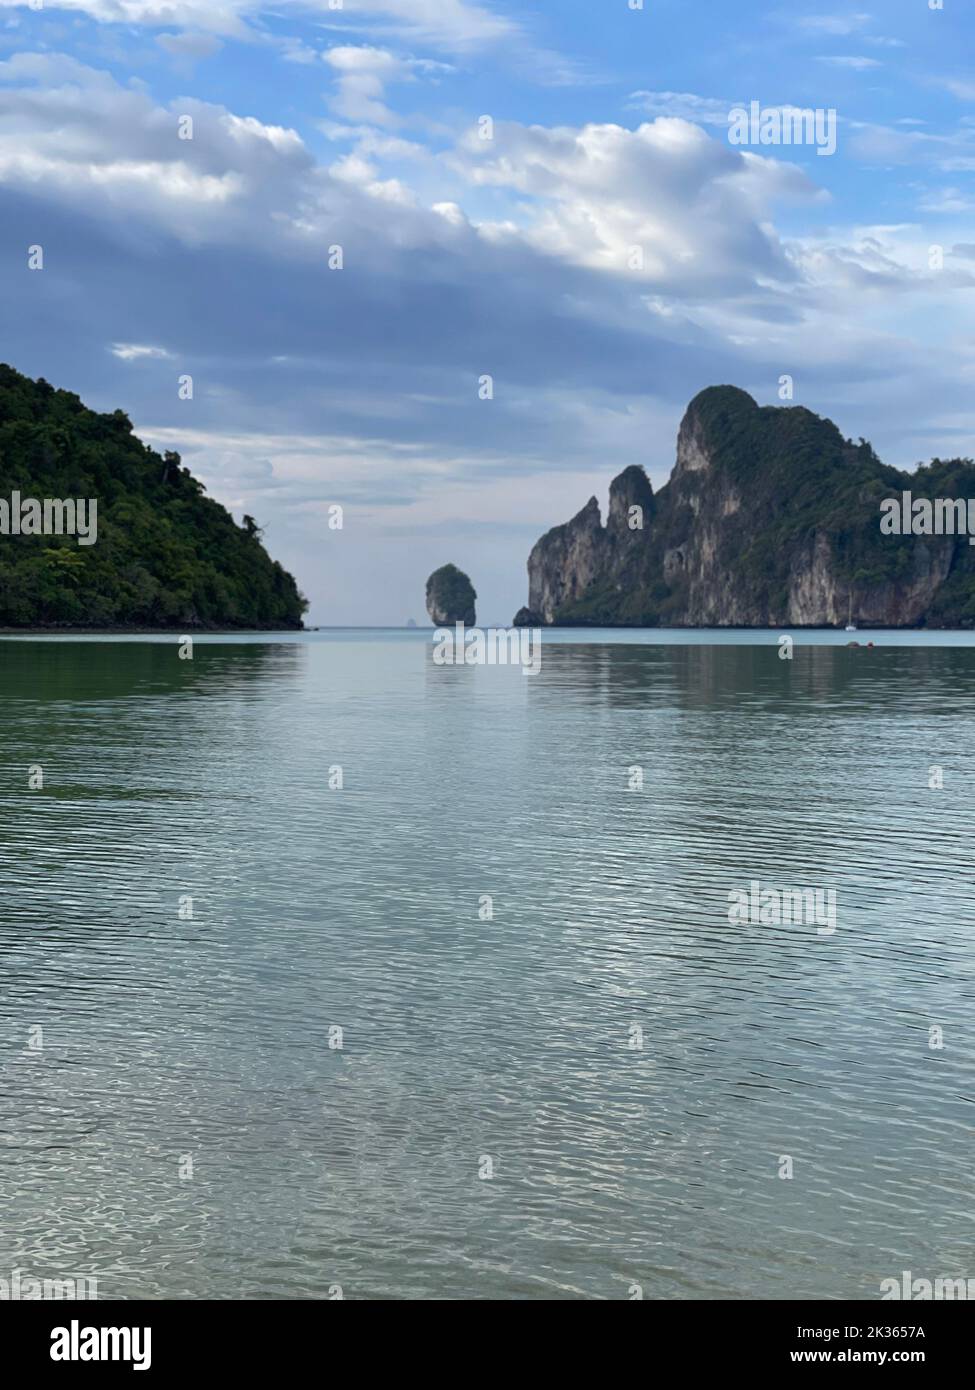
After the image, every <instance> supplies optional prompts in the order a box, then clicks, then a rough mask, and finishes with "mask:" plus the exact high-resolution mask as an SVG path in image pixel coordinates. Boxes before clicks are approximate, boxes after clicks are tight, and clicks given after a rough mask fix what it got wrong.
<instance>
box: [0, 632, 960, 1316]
mask: <svg viewBox="0 0 975 1390" xmlns="http://www.w3.org/2000/svg"><path fill="white" fill-rule="evenodd" d="M778 635H779V634H777V633H769V634H741V633H738V634H735V633H723V634H714V633H705V634H688V633H635V634H634V633H619V632H614V633H608V634H604V633H598V632H594V633H585V634H581V633H579V632H573V633H547V634H546V645H545V649H544V653H543V661H542V666H541V671H540V673H539V674H538V675H537V676H533V677H526V676H525V675H524V674H523V673H522V672H521V671H520V670H518V669H506V668H498V667H443V666H436V665H434V664H433V662H432V660H431V644H430V634H429V633H422V632H418V633H407V632H384V631H362V632H352V631H335V632H323V633H313V634H302V635H298V636H288V635H281V636H279V637H276V636H267V635H262V636H260V637H254V638H249V639H246V640H242V639H241V638H239V637H233V638H227V637H221V638H213V639H200V638H198V639H197V640H196V642H195V647H194V656H193V659H192V660H191V661H181V660H179V658H178V655H177V652H178V645H177V643H176V642H175V640H174V639H173V638H172V637H166V638H156V639H145V638H120V639H116V638H113V639H94V638H89V639H77V638H73V637H72V638H67V637H61V638H55V639H49V640H43V641H40V640H31V639H28V640H23V639H10V640H3V641H0V857H2V866H3V895H2V898H0V970H2V977H0V978H2V987H0V1096H2V1115H3V1126H2V1132H3V1136H4V1139H3V1143H2V1146H0V1202H2V1211H3V1221H2V1226H0V1275H3V1274H5V1273H6V1271H8V1270H12V1269H14V1268H17V1267H19V1268H21V1269H22V1270H24V1271H25V1272H29V1273H31V1274H33V1275H36V1276H41V1277H43V1276H48V1277H53V1276H64V1275H70V1274H73V1273H74V1274H84V1275H88V1276H94V1277H96V1278H97V1280H98V1287H99V1295H100V1296H101V1297H102V1298H128V1297H201V1296H209V1297H217V1298H260V1297H275V1298H277V1297H288V1298H294V1297H301V1298H307V1297H317V1298H324V1297H329V1296H330V1294H331V1296H335V1295H336V1293H337V1291H338V1289H341V1291H342V1293H343V1295H344V1297H346V1298H369V1297H372V1298H376V1297H379V1298H394V1299H407V1298H518V1299H530V1298H551V1297H557V1298H563V1297H566V1298H573V1297H582V1298H597V1299H603V1298H607V1299H620V1298H623V1299H625V1298H629V1297H631V1296H633V1291H634V1290H635V1289H636V1288H639V1289H640V1290H642V1292H643V1296H644V1297H646V1298H708V1297H718V1298H749V1297H770V1298H804V1299H820V1298H826V1299H829V1298H851V1297H852V1298H866V1299H875V1298H877V1297H878V1296H879V1285H880V1281H881V1280H882V1279H884V1278H889V1277H895V1278H898V1279H899V1278H900V1275H901V1271H902V1270H905V1269H910V1270H911V1271H913V1274H914V1276H915V1277H928V1278H935V1277H939V1276H951V1275H959V1276H975V1249H973V1247H975V1241H973V1234H975V1233H973V1201H972V1192H973V1182H972V1176H971V1152H972V1145H971V1126H972V1117H973V1098H975V1048H973V1039H972V1015H973V1009H972V1005H973V999H975V969H973V954H972V944H973V935H975V907H973V902H972V892H973V890H972V862H973V853H972V848H973V846H972V824H973V816H975V776H973V770H972V757H971V748H972V735H973V720H972V711H973V702H972V691H973V681H975V648H973V645H972V643H973V639H972V637H971V636H966V635H959V634H950V633H947V634H920V635H919V634H906V633H896V634H895V633H877V634H868V633H858V634H856V635H855V640H858V641H861V642H863V641H868V640H875V641H876V642H878V643H879V644H880V645H879V646H878V647H877V648H876V649H875V650H873V651H864V650H859V651H849V650H846V649H845V648H844V643H845V642H846V641H848V640H850V639H849V638H848V637H847V636H846V634H839V633H835V632H831V633H820V634H804V633H796V634H794V635H795V637H796V648H795V654H794V660H793V661H791V662H788V661H782V660H780V659H779V657H778V652H777V645H776V644H777V640H778ZM38 766H39V767H40V768H41V769H42V770H43V787H38V788H36V789H33V790H32V789H30V787H29V785H28V777H29V769H30V768H31V767H38ZM934 767H938V768H940V769H941V776H940V779H939V778H938V777H937V776H932V772H931V769H932V768H934ZM338 768H341V778H342V783H343V785H342V787H341V789H339V788H338V787H337V786H334V785H333V786H330V780H331V782H332V783H333V784H334V783H335V782H336V780H337V772H336V769H338ZM632 769H642V771H643V786H642V789H638V788H637V787H635V786H634V785H633V783H634V773H633V771H632ZM636 780H637V781H638V779H636ZM932 780H934V781H935V782H936V783H937V782H938V781H939V780H940V781H942V782H943V786H937V785H936V786H935V787H932V786H931V785H930V782H931V781H932ZM756 879H757V880H760V881H761V882H762V883H763V884H770V885H784V886H796V887H813V888H820V889H822V890H824V891H834V892H835V893H836V904H837V909H836V919H837V930H836V931H835V933H833V934H831V935H824V934H820V933H819V932H818V931H817V929H816V926H815V925H811V924H801V925H774V924H771V925H769V924H762V923H752V922H748V923H735V924H732V923H731V922H729V915H728V905H729V893H730V892H733V891H735V890H737V889H739V888H747V887H748V885H749V884H750V882H751V881H752V880H756ZM488 897H490V899H491V900H492V902H491V907H492V915H491V916H490V917H487V916H486V915H485V914H486V910H487V905H486V903H485V899H486V898H488ZM190 898H191V899H192V905H191V907H192V916H189V915H188V912H189V910H190V904H188V902H187V899H190ZM181 905H182V913H183V915H181V912H180V909H181ZM38 1028H40V1029H42V1030H43V1034H42V1042H43V1046H42V1047H41V1048H40V1049H38V1048H37V1045H36V1039H37V1037H38V1035H37V1033H36V1030H37V1029H38ZM339 1028H340V1029H341V1030H342V1033H341V1038H340V1039H339V1035H338V1034H337V1033H336V1032H335V1031H334V1030H335V1029H339ZM935 1028H936V1029H940V1030H942V1033H943V1042H944V1046H943V1047H942V1048H937V1047H932V1046H931V1045H930V1044H931V1041H932V1037H933V1036H934V1035H932V1033H931V1030H932V1029H935ZM330 1030H332V1031H331V1032H330ZM32 1039H33V1040H34V1043H33V1045H32V1041H31V1040H32ZM330 1040H331V1042H332V1044H333V1045H332V1046H330ZM338 1041H341V1044H342V1045H341V1047H339V1046H336V1045H335V1044H336V1043H337V1042H338ZM641 1042H642V1047H641V1046H638V1045H637V1044H639V1043H641ZM787 1158H788V1159H790V1160H791V1167H792V1173H793V1176H792V1177H791V1178H782V1177H780V1176H779V1174H780V1172H781V1171H783V1170H784V1169H787V1168H788V1165H787V1164H785V1163H784V1160H785V1159H787ZM488 1161H490V1162H488ZM181 1173H182V1174H183V1176H181ZM488 1173H489V1174H490V1176H485V1174H488Z"/></svg>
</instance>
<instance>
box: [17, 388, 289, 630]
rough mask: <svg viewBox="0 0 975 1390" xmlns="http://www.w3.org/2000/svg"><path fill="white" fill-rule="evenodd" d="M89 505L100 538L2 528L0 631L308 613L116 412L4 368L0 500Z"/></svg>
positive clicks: (221, 624) (223, 623) (210, 622)
mask: <svg viewBox="0 0 975 1390" xmlns="http://www.w3.org/2000/svg"><path fill="white" fill-rule="evenodd" d="M15 492H19V493H20V494H21V496H22V497H35V498H39V499H43V498H62V499H67V498H74V499H78V498H85V499H96V500H97V503H98V510H97V523H98V531H97V541H96V543H95V544H93V545H84V546H79V545H78V543H77V540H76V538H75V537H73V536H70V535H0V627H25V628H26V627H48V626H55V627H56V626H65V627H87V628H102V627H147V628H179V629H193V628H298V627H301V620H302V614H303V612H304V611H305V608H306V607H307V604H306V602H305V600H304V599H303V598H302V596H301V594H300V593H299V592H298V588H297V586H296V584H295V581H294V579H293V578H292V577H291V575H290V574H288V573H287V571H286V570H284V569H282V567H281V565H280V564H278V563H277V561H275V560H272V559H271V558H270V557H269V556H268V554H267V552H266V551H265V549H264V547H263V545H262V544H261V539H260V535H261V533H260V530H259V528H258V527H257V525H256V523H255V522H254V521H253V519H252V518H251V517H245V518H244V525H243V526H238V525H237V524H236V522H235V521H234V519H233V517H232V516H231V514H230V512H228V511H227V509H226V508H225V507H222V506H221V505H220V504H219V503H217V502H214V501H213V500H212V499H210V498H208V497H206V496H205V495H204V488H203V484H202V483H201V482H199V481H198V480H197V479H196V478H194V477H193V476H192V474H191V473H190V471H189V469H187V468H184V467H183V466H182V464H181V461H180V457H179V454H176V453H165V454H162V455H160V454H157V453H155V452H154V451H153V450H152V449H149V448H147V447H146V446H145V445H144V444H142V443H141V442H140V441H139V440H138V439H137V438H136V437H135V436H134V435H133V433H132V425H131V422H130V421H129V419H128V417H127V416H126V415H125V414H124V413H123V412H122V411H121V410H116V411H114V412H113V413H112V414H111V415H100V414H97V413H96V412H95V411H92V410H88V409H87V408H86V407H85V406H84V405H83V404H82V403H81V401H80V400H79V399H78V397H77V396H75V395H72V394H71V393H70V392H68V391H59V390H55V388H54V387H53V386H51V385H49V384H48V382H46V381H44V380H43V379H41V380H38V381H33V380H31V379H30V378H29V377H25V376H22V375H21V374H20V373H19V372H16V371H14V370H13V368H11V367H8V366H5V365H0V498H3V499H6V500H7V501H8V502H9V500H10V498H11V495H12V494H13V493H15Z"/></svg>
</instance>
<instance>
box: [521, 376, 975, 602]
mask: <svg viewBox="0 0 975 1390" xmlns="http://www.w3.org/2000/svg"><path fill="white" fill-rule="evenodd" d="M905 490H913V492H914V494H915V496H921V495H924V496H927V497H936V496H945V495H948V496H958V497H962V496H967V497H975V466H973V465H972V464H971V463H970V462H967V461H954V462H941V461H939V460H936V461H935V462H934V463H933V464H931V465H930V466H929V467H927V468H923V469H921V470H920V471H919V472H918V473H915V474H908V473H901V472H899V471H898V470H896V469H893V468H889V467H885V466H884V465H883V464H882V463H881V462H880V460H879V459H878V458H877V456H876V455H875V454H874V452H873V450H872V449H871V447H870V445H869V444H867V443H866V441H863V440H861V441H860V443H859V444H853V443H852V442H851V441H848V440H845V439H844V438H843V436H842V435H841V434H840V432H839V431H838V430H837V429H836V426H835V425H833V424H832V423H831V422H830V421H829V420H825V419H822V418H820V417H819V416H817V415H814V414H812V412H811V411H808V410H805V409H802V408H801V407H797V408H777V407H764V408H760V407H759V406H758V405H756V403H755V402H754V401H753V400H752V398H751V397H750V396H749V395H747V394H746V392H744V391H740V390H738V389H737V388H736V387H729V386H723V387H712V388H709V389H708V390H707V391H703V392H701V394H700V395H699V396H697V397H695V399H694V400H693V401H692V402H691V404H690V406H689V407H688V410H687V413H686V414H685V416H684V419H683V422H682V424H681V427H680V433H679V435H678V440H677V459H676V463H675V466H674V469H673V472H672V473H671V476H670V480H669V482H668V483H667V484H666V485H665V486H664V487H662V488H661V489H660V491H659V492H658V493H656V494H654V492H653V490H652V488H651V486H650V483H649V481H648V480H647V477H646V475H645V473H644V472H643V470H642V469H641V468H636V467H631V468H628V469H626V470H625V472H623V473H621V474H620V475H619V477H618V478H616V479H615V480H614V482H613V484H612V486H611V488H610V502H609V513H608V516H607V520H606V525H605V526H603V525H602V522H601V518H600V512H599V505H598V503H597V502H596V499H595V498H591V499H590V500H589V502H588V503H587V504H586V506H585V507H584V508H583V510H582V511H581V512H579V513H578V515H577V516H575V517H574V518H573V519H572V521H570V522H568V523H567V524H566V525H564V526H557V527H555V529H554V530H552V531H549V532H548V534H547V535H545V536H543V537H542V539H541V540H540V541H538V542H537V544H536V545H535V546H534V548H533V550H532V552H531V555H530V557H529V560H528V580H529V586H528V608H529V610H531V611H532V612H534V613H535V614H536V615H538V616H539V617H540V618H541V620H542V622H544V623H562V624H566V625H596V624H598V625H603V624H605V625H608V626H656V625H662V626H672V627H769V626H773V627H780V626H781V627H798V626H804V627H812V626H817V627H818V626H839V627H842V626H844V625H845V624H846V622H847V620H848V617H849V616H850V614H851V612H852V617H853V620H854V622H856V623H857V624H859V625H861V626H864V625H876V626H886V627H901V626H918V625H930V626H937V627H950V626H962V627H971V626H975V547H969V545H968V543H967V537H965V536H961V537H954V536H929V537H925V536H903V537H901V536H896V537H894V536H883V535H882V534H881V532H880V502H881V500H882V499H883V498H884V497H889V496H896V495H898V494H899V493H900V492H902V491H905ZM524 611H525V610H522V612H524ZM520 617H521V614H519V618H520Z"/></svg>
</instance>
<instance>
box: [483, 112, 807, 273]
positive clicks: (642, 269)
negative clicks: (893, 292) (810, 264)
mask: <svg viewBox="0 0 975 1390" xmlns="http://www.w3.org/2000/svg"><path fill="white" fill-rule="evenodd" d="M462 158H463V164H462V167H463V168H464V172H465V173H466V175H467V177H468V178H469V179H470V180H471V182H473V183H474V184H476V185H479V186H481V187H498V188H509V189H512V190H514V191H515V192H517V193H519V194H521V195H525V196H527V197H529V198H531V199H533V200H534V202H533V203H531V204H528V205H527V212H526V213H525V214H524V219H523V222H524V225H523V235H524V236H525V237H526V238H527V239H528V241H529V242H530V244H531V245H532V246H533V247H534V248H535V249H536V250H539V251H541V252H543V253H544V254H545V255H548V256H557V257H560V258H564V259H566V260H569V261H572V262H574V263H575V264H578V265H583V266H586V267H589V268H590V269H596V270H604V271H608V272H611V273H612V274H614V275H620V276H630V277H631V278H634V279H635V281H636V282H639V281H641V280H642V281H646V282H651V283H653V284H656V285H657V286H662V287H666V288H668V289H670V290H672V291H678V290H679V291H683V292H685V293H688V294H690V295H692V296H696V295H704V294H713V293H715V292H716V291H718V290H719V289H720V288H721V287H724V289H725V290H726V291H727V290H729V289H730V288H731V287H732V286H736V287H738V288H741V287H743V286H744V285H746V284H747V285H752V284H754V283H755V281H756V278H757V277H762V276H764V277H766V278H771V279H774V278H776V277H779V278H781V279H783V280H788V279H790V278H791V276H792V269H791V267H790V265H789V264H788V262H787V260H786V258H785V257H784V255H783V254H782V250H781V247H780V246H779V243H778V240H777V238H776V236H775V234H774V232H773V231H772V230H771V229H770V227H769V226H768V223H767V215H768V211H769V208H770V206H771V204H772V203H774V202H775V201H776V200H777V199H780V198H800V199H809V198H814V197H816V196H817V190H816V188H815V187H814V185H813V184H812V183H810V181H809V180H808V179H807V177H806V176H805V175H804V174H803V173H802V172H801V171H800V170H799V169H797V168H796V167H795V166H794V165H791V164H787V163H785V162H781V161H774V160H768V159H764V158H762V157H760V156H758V155H755V154H752V153H741V152H739V151H737V150H733V149H732V148H731V147H729V146H727V145H725V144H723V143H720V142H718V141H716V140H713V139H711V138H710V137H709V136H707V135H706V134H705V133H704V131H703V130H701V129H700V128H699V127H698V126H696V125H693V124H691V123H690V122H688V121H684V120H678V119H676V118H665V117H659V118H658V119H657V120H655V121H653V122H652V123H648V124H644V125H641V126H639V127H638V128H637V129H636V130H633V131H631V130H627V129H625V128H624V127H622V126H618V125H587V126H583V127H582V128H580V129H569V128H564V127H563V128H556V129H548V128H545V127H541V126H531V127H526V126H517V125H514V124H501V125H498V126H496V127H495V132H494V139H493V141H491V142H484V141H480V140H479V139H478V138H477V136H476V135H472V136H470V137H469V139H468V140H467V141H466V142H465V144H464V147H463V157H462ZM634 250H638V252H639V255H638V256H637V257H636V258H634V255H633V252H634ZM641 262H642V264H641Z"/></svg>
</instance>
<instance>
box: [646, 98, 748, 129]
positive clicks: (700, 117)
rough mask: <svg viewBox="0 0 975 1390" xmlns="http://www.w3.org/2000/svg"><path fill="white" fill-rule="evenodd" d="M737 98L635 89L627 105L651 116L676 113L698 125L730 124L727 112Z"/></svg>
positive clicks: (735, 103) (673, 114)
mask: <svg viewBox="0 0 975 1390" xmlns="http://www.w3.org/2000/svg"><path fill="white" fill-rule="evenodd" d="M739 104H740V103H737V102H733V101H731V102H729V101H721V100H719V99H718V98H716V97H699V96H695V95H694V93H693V92H633V93H632V94H631V96H630V100H629V102H628V103H627V105H628V106H629V107H630V109H631V110H634V111H642V112H644V113H645V114H646V115H648V116H676V117H677V118H679V119H680V120H683V121H693V122H694V123H695V124H696V125H716V126H725V127H727V125H728V113H729V112H730V111H731V109H732V107H734V106H736V105H739Z"/></svg>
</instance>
